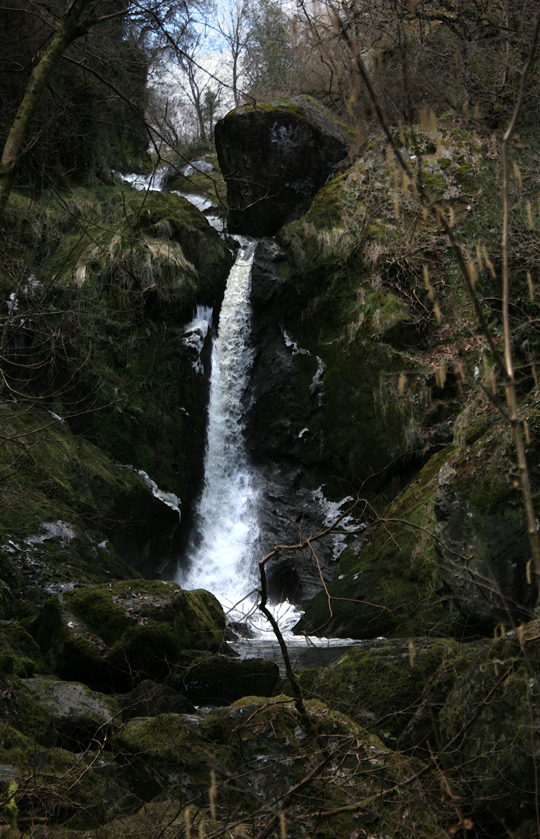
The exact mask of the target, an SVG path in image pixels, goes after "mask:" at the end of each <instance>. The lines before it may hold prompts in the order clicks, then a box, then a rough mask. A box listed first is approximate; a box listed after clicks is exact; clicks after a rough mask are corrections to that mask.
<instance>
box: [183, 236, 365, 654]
mask: <svg viewBox="0 0 540 839" xmlns="http://www.w3.org/2000/svg"><path fill="white" fill-rule="evenodd" d="M239 242H240V244H241V249H240V251H239V252H238V256H237V259H236V262H235V264H234V266H233V268H232V270H231V273H230V275H229V279H228V281H227V288H226V291H225V296H224V298H223V304H222V308H221V314H220V317H219V326H218V336H217V338H216V339H215V341H214V344H213V348H212V371H211V376H210V400H209V405H208V432H207V445H206V455H205V464H204V487H203V492H202V495H201V498H200V501H199V503H198V507H197V511H196V527H195V530H196V533H195V536H194V537H193V539H192V541H191V543H190V545H189V546H188V550H187V553H186V557H185V560H184V563H183V566H182V567H181V568H180V570H179V572H178V575H177V581H178V582H179V583H180V585H181V586H182V587H183V588H187V589H194V588H203V589H206V590H208V591H211V592H212V593H213V594H215V596H216V597H217V598H218V599H219V600H220V602H221V603H222V605H223V607H224V609H225V611H226V613H227V614H228V617H229V621H231V620H232V621H241V622H243V623H248V624H249V629H250V633H251V635H252V637H251V639H245V638H239V639H238V642H235V648H236V650H237V651H238V652H239V653H240V655H242V656H245V657H249V656H260V655H263V656H265V657H271V658H274V659H275V660H277V661H279V662H280V661H281V653H280V650H279V646H278V644H277V640H276V638H275V637H274V634H273V630H272V628H271V626H270V624H269V623H268V622H267V620H266V618H265V617H263V615H262V613H261V612H260V611H259V610H258V609H257V603H258V587H259V583H260V581H259V578H258V574H257V571H258V569H257V563H256V557H255V549H256V543H257V539H258V536H259V525H258V520H257V507H258V490H257V487H256V475H255V473H254V470H253V469H252V468H251V467H250V465H249V462H248V457H247V452H246V446H245V441H244V429H245V419H244V410H245V409H244V401H245V400H244V397H245V393H246V388H247V385H248V381H249V376H250V372H251V367H252V363H253V350H252V348H251V343H250V341H251V302H250V292H251V268H252V264H253V259H254V256H255V248H256V243H254V242H251V241H249V240H247V239H240V238H239ZM207 318H208V315H207ZM190 340H191V339H190ZM269 608H271V609H272V612H273V614H274V617H275V618H276V619H277V621H278V623H279V626H280V630H281V632H282V635H283V636H284V637H285V639H286V641H287V644H288V647H289V652H290V654H292V655H293V657H297V656H301V657H305V656H309V655H313V652H314V651H315V649H316V650H317V653H318V655H319V656H320V655H321V653H322V648H323V647H324V648H326V653H327V654H328V652H330V653H331V652H332V651H331V650H330V647H332V648H334V654H333V655H332V656H331V657H337V655H338V654H339V649H340V648H341V649H342V648H343V647H344V646H347V647H348V646H350V645H351V641H350V640H349V639H332V640H330V639H326V638H313V639H309V640H308V639H307V638H298V637H297V636H294V635H293V634H292V633H291V632H290V630H291V628H292V626H293V625H294V624H295V623H296V622H297V621H298V618H299V617H300V614H301V613H299V612H298V611H297V610H296V608H295V607H294V606H292V605H291V604H290V603H288V602H285V603H282V604H275V605H274V606H271V607H269ZM352 643H355V642H352ZM307 660H308V659H307V658H306V661H307ZM310 660H311V662H312V663H313V664H315V663H320V660H319V659H313V658H311V659H310Z"/></svg>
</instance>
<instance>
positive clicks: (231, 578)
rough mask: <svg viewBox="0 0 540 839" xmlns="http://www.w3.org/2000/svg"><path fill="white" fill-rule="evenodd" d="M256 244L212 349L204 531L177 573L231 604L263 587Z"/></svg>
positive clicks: (234, 281)
mask: <svg viewBox="0 0 540 839" xmlns="http://www.w3.org/2000/svg"><path fill="white" fill-rule="evenodd" d="M254 255H255V243H254V242H250V241H248V240H241V248H240V250H239V252H238V256H237V258H236V262H235V264H234V266H233V268H232V270H231V273H230V275H229V279H228V282H227V289H226V291H225V297H224V299H223V305H222V308H221V313H220V317H219V326H218V336H217V338H216V339H215V341H214V345H213V348H212V372H211V378H210V402H209V407H208V436H207V447H206V456H205V478H204V488H203V493H202V496H201V499H200V501H199V504H198V509H197V514H196V518H197V530H198V532H197V534H196V536H195V537H194V539H193V541H192V544H191V545H190V547H189V549H188V553H187V557H186V564H187V568H186V570H185V571H184V570H181V571H180V572H179V574H178V582H179V583H180V584H181V585H182V586H183V587H184V588H205V589H208V590H209V591H211V592H213V593H214V594H215V595H216V597H218V598H219V600H220V601H221V602H222V603H223V605H224V606H225V608H227V607H232V606H233V605H234V604H236V603H237V602H238V601H241V600H242V599H243V598H245V597H246V596H247V595H249V593H250V592H251V591H253V589H254V588H255V587H256V585H257V581H256V577H255V573H254V561H253V552H254V545H255V542H256V540H257V537H258V535H259V528H258V524H257V490H256V488H255V485H254V476H253V473H252V471H251V469H250V467H249V464H248V461H247V454H246V448H245V443H244V405H243V400H244V395H245V391H246V387H247V383H248V380H249V374H250V371H251V365H252V362H253V352H252V349H251V347H250V339H251V303H250V291H251V266H252V263H253V258H254Z"/></svg>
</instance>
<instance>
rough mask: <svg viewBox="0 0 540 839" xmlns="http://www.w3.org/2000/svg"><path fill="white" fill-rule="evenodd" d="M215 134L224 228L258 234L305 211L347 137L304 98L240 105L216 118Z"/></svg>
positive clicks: (348, 141) (343, 155)
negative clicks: (222, 187) (223, 191)
mask: <svg viewBox="0 0 540 839" xmlns="http://www.w3.org/2000/svg"><path fill="white" fill-rule="evenodd" d="M215 136H216V148H217V152H218V159H219V165H220V167H221V171H222V172H223V175H224V176H225V180H226V182H227V203H228V223H229V230H230V231H231V232H233V233H244V234H246V235H248V236H259V237H260V236H273V235H274V234H275V233H276V232H277V230H278V229H279V228H280V227H281V226H282V225H283V224H286V223H287V222H288V221H291V220H292V219H294V218H299V217H300V216H302V215H303V214H304V213H305V212H306V210H307V209H308V208H309V205H310V204H311V201H312V199H313V196H314V195H315V193H316V192H317V190H318V189H320V187H321V186H323V184H324V183H325V182H326V180H327V179H328V177H329V175H330V174H331V173H332V171H333V170H334V169H335V168H336V166H337V165H338V164H339V163H341V162H342V161H343V160H344V159H345V158H346V157H347V152H348V149H349V146H350V145H351V142H352V137H351V132H350V131H349V129H347V127H346V126H344V125H342V124H340V123H339V122H338V120H336V118H335V117H334V116H333V115H332V114H331V113H330V112H329V111H327V110H326V108H324V107H323V106H322V105H320V104H319V103H318V102H315V100H313V99H311V98H309V97H298V98H296V99H279V100H275V101H271V102H260V103H258V104H253V105H242V106H241V107H239V108H236V109H235V110H234V111H231V112H230V113H229V114H227V116H226V117H224V119H222V120H220V121H219V122H218V123H217V125H216V129H215Z"/></svg>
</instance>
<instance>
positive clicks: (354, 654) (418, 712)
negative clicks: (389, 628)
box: [298, 638, 474, 746]
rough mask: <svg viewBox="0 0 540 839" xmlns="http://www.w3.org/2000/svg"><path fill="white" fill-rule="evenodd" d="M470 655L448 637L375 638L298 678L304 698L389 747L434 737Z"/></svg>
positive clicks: (470, 651) (464, 647)
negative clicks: (317, 702)
mask: <svg viewBox="0 0 540 839" xmlns="http://www.w3.org/2000/svg"><path fill="white" fill-rule="evenodd" d="M473 646H474V645H473ZM472 655H473V652H472V648H471V647H469V646H468V645H461V644H459V643H458V642H456V641H453V640H450V639H440V640H430V639H428V638H415V639H410V640H409V641H402V640H398V639H396V640H394V641H390V640H387V641H375V642H373V643H370V644H368V645H366V646H361V647H353V648H352V649H350V650H348V651H347V652H346V653H345V654H344V655H342V656H341V658H339V659H338V660H337V661H336V662H333V663H332V664H330V665H328V666H326V667H320V668H318V669H316V670H303V671H301V672H300V673H299V674H298V678H299V680H300V684H301V686H302V689H303V691H304V694H305V696H306V697H313V698H318V699H321V700H322V701H323V702H325V703H326V704H327V705H329V706H330V707H332V708H335V709H336V710H339V711H340V712H341V713H343V714H346V715H347V716H350V717H351V718H352V719H354V720H356V721H357V722H359V723H360V724H361V725H364V726H365V727H367V728H369V729H370V730H375V731H376V732H377V734H378V735H379V736H380V737H382V738H383V740H384V741H385V742H386V743H387V744H388V745H396V743H397V742H398V741H399V742H400V743H406V745H408V746H410V745H411V744H415V745H419V744H420V743H421V742H422V741H423V740H424V739H425V738H426V737H429V736H431V738H433V737H434V736H435V737H436V736H437V735H436V720H437V717H438V713H439V710H440V708H441V706H442V704H443V703H444V701H445V699H446V698H447V696H448V693H449V691H450V690H451V688H452V686H453V683H454V681H455V680H456V678H458V676H459V674H460V673H461V672H463V670H464V669H465V668H466V667H467V666H468V664H469V663H470V660H471V656H472ZM404 733H405V736H404Z"/></svg>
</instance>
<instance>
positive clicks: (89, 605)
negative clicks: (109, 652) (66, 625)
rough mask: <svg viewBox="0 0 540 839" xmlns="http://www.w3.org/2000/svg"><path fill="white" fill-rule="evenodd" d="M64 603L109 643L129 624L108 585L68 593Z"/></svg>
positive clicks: (126, 615) (126, 616)
mask: <svg viewBox="0 0 540 839" xmlns="http://www.w3.org/2000/svg"><path fill="white" fill-rule="evenodd" d="M116 588H118V584H116ZM65 603H66V606H67V608H68V609H69V610H70V611H71V612H72V613H73V614H74V615H77V616H78V617H80V618H82V619H83V620H84V622H85V624H86V625H87V626H88V628H89V629H91V630H92V632H95V633H97V634H98V635H99V636H100V638H103V640H104V641H105V643H106V644H109V645H112V644H114V642H115V641H116V640H117V638H118V637H119V636H121V635H122V634H123V632H125V631H126V630H127V629H128V628H129V626H130V624H131V621H130V618H129V616H128V614H127V613H126V612H125V611H124V609H122V608H121V607H120V606H119V605H118V604H117V603H115V602H114V599H111V589H109V588H108V586H107V587H103V588H90V589H82V590H80V591H76V592H73V593H68V594H67V595H66V596H65Z"/></svg>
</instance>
